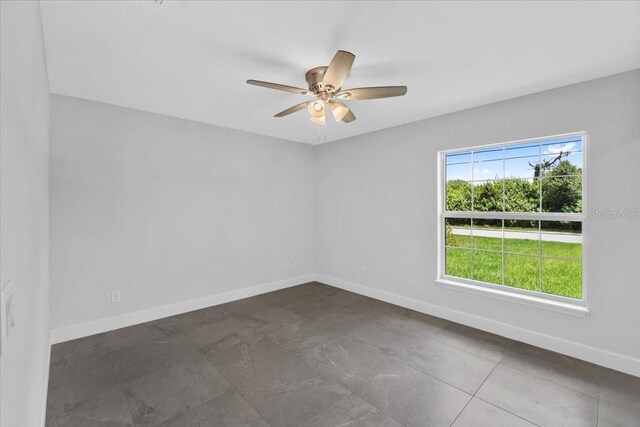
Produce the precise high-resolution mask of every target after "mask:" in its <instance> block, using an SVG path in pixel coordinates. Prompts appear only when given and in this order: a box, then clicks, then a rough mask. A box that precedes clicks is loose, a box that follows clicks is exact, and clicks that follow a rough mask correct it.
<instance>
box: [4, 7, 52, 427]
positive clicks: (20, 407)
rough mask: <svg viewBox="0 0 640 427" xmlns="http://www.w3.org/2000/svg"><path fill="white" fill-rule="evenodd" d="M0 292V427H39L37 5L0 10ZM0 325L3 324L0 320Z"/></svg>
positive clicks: (45, 298) (44, 107)
mask: <svg viewBox="0 0 640 427" xmlns="http://www.w3.org/2000/svg"><path fill="white" fill-rule="evenodd" d="M0 16H1V24H0V29H1V30H0V31H1V32H0V43H1V45H0V55H1V57H0V62H1V63H2V67H1V68H0V70H1V71H0V74H1V75H0V171H1V176H0V254H1V255H0V285H5V284H6V283H7V281H9V280H10V281H11V282H12V283H13V293H14V295H13V298H14V310H15V312H14V319H15V328H14V329H13V331H12V332H11V335H10V337H9V339H8V340H7V342H6V344H7V346H6V348H5V352H4V353H3V354H2V359H0V360H1V362H0V363H1V364H0V370H1V373H0V400H1V402H2V403H1V404H0V425H2V426H7V427H9V426H37V425H42V422H43V415H44V407H45V405H44V399H45V393H46V387H47V384H46V381H47V377H48V374H47V372H48V356H49V85H48V80H47V70H46V64H45V57H44V46H43V41H42V26H41V22H40V3H39V2H18V1H16V2H12V1H1V2H0ZM3 321H4V320H3Z"/></svg>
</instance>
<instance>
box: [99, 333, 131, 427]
mask: <svg viewBox="0 0 640 427" xmlns="http://www.w3.org/2000/svg"><path fill="white" fill-rule="evenodd" d="M104 342H105V343H106V344H107V354H108V356H109V360H110V361H111V364H112V365H113V369H115V371H116V375H117V376H118V383H119V384H120V392H121V393H122V396H123V397H124V401H125V403H126V404H127V409H128V410H129V416H130V417H131V421H132V422H133V424H134V425H136V424H137V423H136V421H135V419H134V418H133V410H132V409H131V403H129V398H128V397H127V393H126V392H125V390H124V381H123V380H122V375H121V374H120V369H118V366H117V365H116V362H115V360H114V359H113V354H112V353H113V350H112V348H111V344H109V340H108V339H107V337H106V335H105V336H104Z"/></svg>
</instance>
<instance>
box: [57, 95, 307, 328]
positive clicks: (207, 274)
mask: <svg viewBox="0 0 640 427" xmlns="http://www.w3.org/2000/svg"><path fill="white" fill-rule="evenodd" d="M51 102H52V115H51V144H52V148H51V150H52V154H51V177H52V185H51V223H52V230H51V239H52V241H51V250H52V268H51V280H52V287H53V289H54V292H53V293H52V297H51V303H52V327H53V328H54V329H57V328H64V327H66V326H72V325H78V324H83V323H87V322H91V321H95V320H98V319H104V318H110V317H114V316H119V315H123V314H127V313H135V312H138V311H142V310H146V309H150V308H154V307H160V306H163V305H169V304H175V303H178V302H182V301H187V300H192V299H196V298H202V297H206V296H211V295H216V294H220V293H223V292H228V291H233V290H237V289H241V288H246V287H249V286H255V285H260V284H264V283H269V282H273V281H278V280H283V279H286V278H291V277H297V276H300V275H304V274H309V273H313V272H314V241H313V237H314V226H315V225H314V202H315V199H314V176H315V170H314V167H315V164H314V150H313V147H312V146H309V145H303V144H298V143H295V142H288V141H283V140H278V139H274V138H269V137H264V136H259V135H255V134H250V133H245V132H239V131H235V130H230V129H225V128H220V127H216V126H211V125H205V124H201V123H196V122H191V121H187V120H181V119H176V118H170V117H166V116H161V115H157V114H151V113H145V112H142V111H138V110H131V109H127V108H123V107H117V106H112V105H107V104H101V103H97V102H92V101H85V100H80V99H76V98H68V97H63V96H57V95H54V96H52V100H51ZM248 120H250V118H248ZM285 262H289V263H290V268H289V270H288V271H285V269H284V263H285ZM112 290H120V291H121V298H122V299H121V301H120V302H119V303H117V304H111V302H110V293H111V291H112Z"/></svg>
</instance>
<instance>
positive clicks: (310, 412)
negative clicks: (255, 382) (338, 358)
mask: <svg viewBox="0 0 640 427" xmlns="http://www.w3.org/2000/svg"><path fill="white" fill-rule="evenodd" d="M349 394H350V392H349V390H347V389H346V388H344V387H343V386H342V385H340V384H338V383H337V382H335V381H334V380H331V379H328V378H325V377H314V378H309V379H305V380H301V381H274V382H272V383H270V384H268V385H264V386H262V387H256V388H254V389H252V390H250V391H246V392H244V393H243V396H245V398H246V399H247V401H248V402H249V403H250V404H251V406H253V407H254V408H255V409H256V410H257V411H258V412H259V413H260V414H261V415H262V416H263V417H264V418H265V419H266V420H267V422H268V423H269V424H271V425H273V426H283V427H287V426H291V427H299V426H302V425H305V424H306V423H307V422H309V420H311V419H313V418H314V417H316V416H317V415H318V414H319V413H321V412H323V411H324V410H325V409H326V408H328V407H330V406H331V405H333V404H334V403H335V402H337V401H338V400H340V399H341V398H343V397H344V396H347V395H349Z"/></svg>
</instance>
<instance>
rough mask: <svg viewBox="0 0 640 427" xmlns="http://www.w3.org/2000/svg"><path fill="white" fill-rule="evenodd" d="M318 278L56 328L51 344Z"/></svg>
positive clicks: (311, 276) (302, 278)
mask: <svg viewBox="0 0 640 427" xmlns="http://www.w3.org/2000/svg"><path fill="white" fill-rule="evenodd" d="M314 279H315V274H307V275H304V276H297V277H292V278H289V279H284V280H278V281H276V282H270V283H263V284H261V285H257V286H251V287H246V288H242V289H238V290H234V291H229V292H223V293H220V294H215V295H209V296H206V297H203V298H198V299H192V300H188V301H182V302H178V303H175V304H169V305H164V306H160V307H153V308H149V309H147V310H142V311H136V312H133V313H126V314H122V315H119V316H113V317H107V318H104V319H99V320H95V321H92V322H87V323H81V324H78V325H72V326H67V327H64V328H58V329H52V330H51V344H57V343H61V342H64V341H70V340H74V339H77V338H83V337H87V336H89V335H94V334H99V333H101V332H108V331H112V330H114V329H120V328H124V327H127V326H132V325H137V324H139V323H144V322H150V321H152V320H158V319H162V318H164V317H168V316H175V315H176V314H182V313H186V312H189V311H193V310H199V309H201V308H206V307H211V306H214V305H218V304H224V303H226V302H230V301H235V300H239V299H243V298H248V297H252V296H256V295H260V294H264V293H267V292H272V291H277V290H279V289H284V288H289V287H291V286H297V285H301V284H303V283H307V282H311V281H313V280H314Z"/></svg>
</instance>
